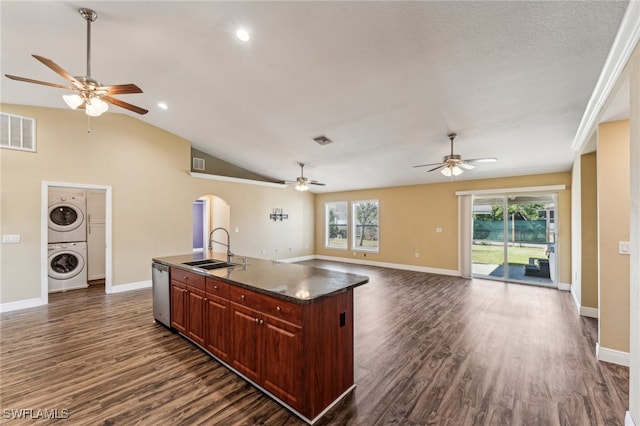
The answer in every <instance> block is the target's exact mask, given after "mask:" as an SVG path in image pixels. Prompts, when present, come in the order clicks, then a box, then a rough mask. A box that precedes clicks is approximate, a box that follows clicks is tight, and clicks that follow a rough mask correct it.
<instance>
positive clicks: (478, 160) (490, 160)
mask: <svg viewBox="0 0 640 426" xmlns="http://www.w3.org/2000/svg"><path fill="white" fill-rule="evenodd" d="M464 161H465V162H467V163H493V162H494V161H498V159H497V158H495V157H491V158H472V159H471V160H464Z"/></svg>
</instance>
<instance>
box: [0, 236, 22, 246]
mask: <svg viewBox="0 0 640 426" xmlns="http://www.w3.org/2000/svg"><path fill="white" fill-rule="evenodd" d="M2 242H3V243H4V244H18V243H20V234H3V235H2Z"/></svg>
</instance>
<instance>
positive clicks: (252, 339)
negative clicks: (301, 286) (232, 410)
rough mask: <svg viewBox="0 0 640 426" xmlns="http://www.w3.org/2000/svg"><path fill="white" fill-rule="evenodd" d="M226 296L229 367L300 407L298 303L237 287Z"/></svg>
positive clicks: (288, 402) (300, 353)
mask: <svg viewBox="0 0 640 426" xmlns="http://www.w3.org/2000/svg"><path fill="white" fill-rule="evenodd" d="M230 297H231V300H232V303H231V329H232V331H233V332H232V340H233V346H232V351H231V363H232V366H233V367H234V368H236V369H237V370H238V371H240V372H241V373H243V374H244V375H246V376H247V377H249V378H250V379H252V380H255V381H256V382H257V383H259V384H260V385H261V386H263V387H264V388H265V389H266V390H268V391H269V392H271V393H273V394H274V395H276V396H277V397H278V398H280V399H282V400H283V401H284V402H286V403H287V404H288V405H290V406H291V407H293V408H296V409H300V408H301V403H300V395H301V383H302V327H301V324H302V309H301V306H300V305H296V304H294V303H290V302H286V301H284V300H278V299H274V298H272V297H269V296H266V295H263V294H260V293H256V292H253V291H250V290H247V289H244V288H240V287H232V288H231V291H230ZM265 312H270V313H274V314H275V315H279V316H280V317H281V318H277V317H275V316H272V315H267V314H266V313H265ZM284 319H286V320H284Z"/></svg>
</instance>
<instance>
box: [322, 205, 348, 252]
mask: <svg viewBox="0 0 640 426" xmlns="http://www.w3.org/2000/svg"><path fill="white" fill-rule="evenodd" d="M324 206H325V243H324V246H325V247H327V248H337V249H344V250H346V249H347V241H348V227H349V220H348V211H349V207H348V203H347V202H346V201H333V202H328V203H325V204H324Z"/></svg>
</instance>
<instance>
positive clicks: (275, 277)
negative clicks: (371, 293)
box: [153, 252, 369, 303]
mask: <svg viewBox="0 0 640 426" xmlns="http://www.w3.org/2000/svg"><path fill="white" fill-rule="evenodd" d="M205 259H212V260H216V261H226V260H227V258H226V255H225V254H224V253H211V252H208V253H207V252H205V253H193V254H185V255H177V256H167V257H157V258H154V259H153V261H154V262H157V263H162V264H165V265H167V266H172V267H176V268H181V269H184V270H187V271H191V272H194V273H196V274H200V275H204V276H208V277H212V278H216V279H219V280H221V281H225V282H227V283H230V284H234V285H238V286H241V287H246V288H249V289H251V290H255V291H257V292H259V293H264V294H267V295H269V296H273V297H279V298H281V299H286V300H290V301H292V302H296V303H313V301H314V300H316V299H319V298H322V297H327V296H331V295H333V294H337V293H340V292H343V291H346V290H348V289H350V288H353V287H357V286H359V285H362V284H366V283H368V282H369V277H367V276H364V275H357V274H350V273H346V272H339V271H331V270H328V269H321V268H315V267H313V266H304V265H296V264H292V263H282V262H277V261H273V260H265V259H257V258H252V257H248V258H246V259H247V265H246V266H244V265H242V263H243V259H244V256H234V257H233V259H232V260H231V262H233V263H237V264H238V265H237V266H233V267H229V268H221V269H214V270H209V271H207V270H204V269H199V268H198V267H197V266H189V265H185V264H184V262H192V261H198V260H205Z"/></svg>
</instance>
